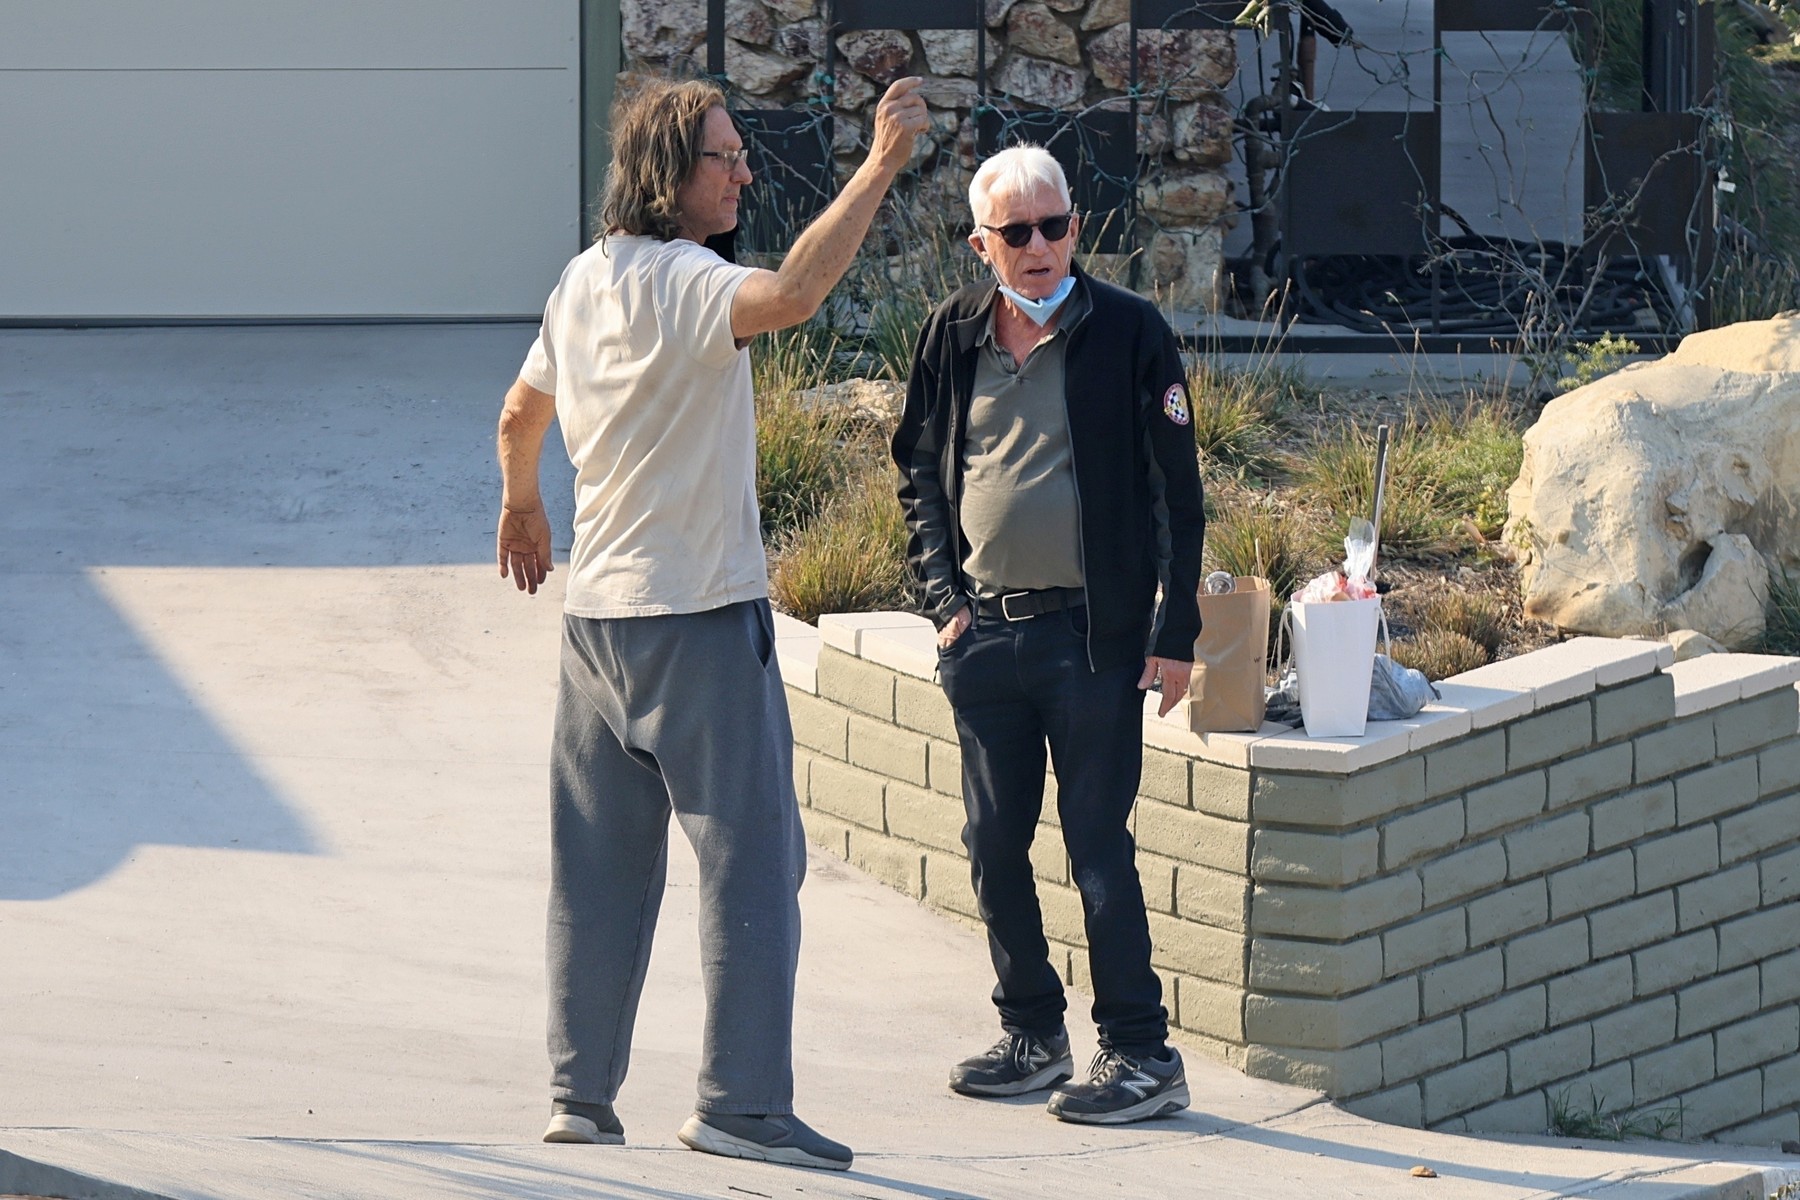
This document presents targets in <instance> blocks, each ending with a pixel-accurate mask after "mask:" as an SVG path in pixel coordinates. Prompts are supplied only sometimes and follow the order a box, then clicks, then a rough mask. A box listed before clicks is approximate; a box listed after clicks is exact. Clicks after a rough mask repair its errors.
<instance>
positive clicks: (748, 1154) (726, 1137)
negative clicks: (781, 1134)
mask: <svg viewBox="0 0 1800 1200" xmlns="http://www.w3.org/2000/svg"><path fill="white" fill-rule="evenodd" d="M675 1136H676V1137H677V1138H679V1139H680V1140H681V1144H682V1145H684V1146H686V1147H687V1148H688V1149H689V1150H698V1151H700V1153H702V1154H717V1155H721V1156H723V1157H725V1158H746V1159H752V1160H754V1161H756V1162H770V1163H780V1164H781V1165H783V1166H788V1167H814V1168H817V1169H818V1170H821V1171H848V1170H849V1169H850V1164H849V1163H848V1162H840V1161H838V1160H837V1159H835V1158H820V1157H819V1156H818V1155H816V1154H808V1153H807V1152H806V1151H804V1150H802V1149H800V1148H799V1147H797V1146H764V1145H760V1144H758V1143H756V1142H752V1141H746V1140H745V1139H743V1138H741V1137H734V1136H732V1135H731V1134H729V1133H726V1132H725V1131H724V1130H723V1129H714V1128H713V1127H712V1126H711V1125H708V1124H707V1123H706V1122H704V1121H702V1120H700V1119H699V1118H698V1117H689V1118H688V1119H687V1124H685V1125H683V1126H682V1127H681V1131H680V1132H679V1133H677V1134H676V1135H675Z"/></svg>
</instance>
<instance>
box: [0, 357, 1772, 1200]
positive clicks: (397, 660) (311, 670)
mask: <svg viewBox="0 0 1800 1200" xmlns="http://www.w3.org/2000/svg"><path fill="white" fill-rule="evenodd" d="M531 336H532V330H530V329H529V328H525V327H520V326H504V325H498V326H497V325H478V326H459V327H450V326H413V327H290V328H249V327H247V328H236V329H230V328H226V329H198V328H196V329H165V330H115V331H88V332H79V331H44V332H35V331H0V417H3V418H4V428H5V431H6V432H5V437H4V438H0V500H3V501H4V504H3V505H0V548H3V549H4V551H5V554H4V556H3V557H0V563H3V564H4V565H3V566H0V1193H6V1192H9V1191H11V1192H19V1191H38V1192H54V1193H56V1194H62V1195H69V1196H75V1197H88V1198H94V1200H98V1198H100V1197H143V1196H160V1197H171V1198H180V1200H186V1198H196V1200H198V1198H201V1197H209V1198H210V1197H218V1198H225V1197H231V1198H233V1200H251V1198H261V1197H271V1198H273V1197H284V1198H286V1197H295V1196H318V1197H353V1196H354V1197H361V1196H371V1197H375V1196H380V1197H421V1198H422V1197H443V1196H478V1195H487V1196H521V1197H553V1196H555V1197H562V1196H581V1197H587V1196H628V1197H669V1196H721V1197H726V1196H729V1197H742V1196H745V1195H750V1196H765V1197H767V1196H777V1195H780V1196H794V1195H799V1194H800V1193H802V1192H804V1193H805V1194H806V1195H807V1196H809V1197H850V1196H865V1197H883V1198H889V1197H922V1196H934V1197H936V1196H956V1197H977V1196H978V1197H1013V1196H1020V1197H1023V1196H1039V1195H1048V1194H1084V1195H1104V1196H1118V1197H1139V1196H1143V1197H1153V1196H1169V1195H1209V1196H1238V1197H1268V1198H1271V1200H1273V1198H1276V1197H1279V1198H1281V1200H1291V1198H1292V1197H1294V1196H1296V1195H1328V1196H1369V1197H1375V1196H1383V1197H1385V1196H1391V1195H1397V1194H1401V1193H1402V1192H1407V1193H1408V1194H1410V1193H1411V1191H1412V1190H1417V1191H1418V1194H1420V1195H1424V1194H1425V1193H1426V1191H1427V1190H1429V1192H1430V1194H1431V1196H1432V1197H1433V1198H1434V1200H1446V1198H1448V1197H1507V1198H1512V1197H1527V1196H1547V1195H1604V1196H1608V1197H1622V1198H1624V1200H1678V1198H1685V1197H1690V1196H1715V1195H1717V1196H1725V1195H1731V1196H1738V1195H1745V1196H1748V1195H1750V1194H1752V1193H1751V1191H1750V1190H1746V1189H1749V1188H1753V1187H1760V1186H1762V1185H1763V1183H1764V1182H1765V1181H1779V1175H1778V1174H1770V1175H1768V1176H1767V1179H1766V1180H1765V1177H1764V1175H1763V1174H1762V1173H1761V1171H1760V1169H1759V1168H1753V1167H1752V1168H1747V1167H1743V1166H1738V1165H1733V1162H1734V1161H1735V1159H1734V1155H1733V1152H1731V1151H1730V1150H1729V1149H1728V1148H1722V1147H1720V1148H1696V1149H1694V1150H1692V1151H1691V1152H1682V1151H1679V1150H1675V1151H1671V1150H1670V1149H1669V1148H1665V1147H1660V1146H1648V1147H1647V1146H1630V1147H1624V1148H1613V1149H1610V1150H1607V1151H1596V1150H1592V1149H1575V1148H1572V1147H1570V1146H1568V1145H1565V1144H1558V1143H1550V1142H1544V1143H1541V1144H1538V1143H1533V1144H1530V1145H1524V1144H1520V1143H1517V1142H1513V1143H1508V1142H1501V1141H1494V1140H1486V1139H1479V1138H1466V1137H1451V1136H1447V1135H1438V1134H1430V1133H1422V1132H1419V1131H1416V1130H1403V1129H1396V1128H1390V1127H1387V1126H1382V1125H1378V1124H1375V1123H1372V1122H1368V1121H1364V1120H1361V1119H1359V1118H1356V1117H1352V1116H1349V1115H1347V1114H1344V1113H1342V1112H1339V1111H1338V1110H1336V1109H1334V1108H1332V1107H1331V1106H1330V1105H1328V1104H1325V1103H1323V1102H1322V1100H1321V1098H1320V1097H1318V1096H1317V1095H1315V1094H1313V1093H1310V1092H1305V1091H1301V1090H1299V1089H1294V1088H1288V1087H1282V1086H1277V1085H1274V1084H1268V1083H1262V1082H1258V1081H1254V1080H1248V1079H1246V1078H1244V1077H1243V1076H1241V1075H1239V1074H1238V1073H1236V1072H1235V1071H1233V1070H1231V1069H1229V1068H1227V1067H1224V1066H1221V1065H1217V1064H1214V1063H1211V1062H1209V1061H1207V1060H1205V1059H1203V1058H1202V1057H1200V1055H1199V1054H1198V1053H1197V1052H1195V1053H1190V1055H1189V1064H1190V1065H1189V1070H1190V1078H1191V1080H1192V1083H1193V1091H1194V1095H1195V1105H1194V1109H1193V1111H1191V1112H1189V1113H1186V1114H1184V1115H1182V1116H1181V1117H1179V1118H1178V1119H1172V1120H1168V1121H1163V1122H1159V1123H1154V1124H1149V1125H1143V1126H1137V1127H1132V1128H1127V1129H1120V1130H1092V1129H1081V1128H1076V1127H1071V1126H1064V1125H1060V1124H1058V1123H1056V1122H1054V1121H1052V1120H1050V1119H1049V1118H1047V1117H1046V1116H1045V1115H1044V1113H1043V1112H1042V1110H1041V1106H1040V1105H1039V1104H1038V1103H1034V1102H1031V1101H1020V1102H1014V1103H977V1102H972V1101H969V1100H965V1099H962V1098H959V1097H956V1096H953V1095H952V1094H950V1093H949V1092H948V1091H947V1090H945V1088H944V1086H943V1079H944V1074H945V1070H946V1068H947V1067H948V1066H949V1064H950V1063H951V1062H952V1061H953V1060H955V1059H956V1058H958V1057H961V1056H962V1055H964V1054H966V1053H969V1052H970V1051H972V1050H974V1049H977V1048H979V1047H981V1046H983V1045H985V1044H986V1043H987V1042H988V1041H990V1040H991V1038H992V1037H993V1035H994V1032H995V1031H994V1027H993V1018H992V1009H991V1006H990V1004H989V1002H988V1000H987V998H986V997H987V992H988V989H989V987H990V986H991V979H990V975H989V971H988V967H987V962H986V954H985V948H984V943H983V941H982V939H981V938H980V937H979V936H977V935H976V934H975V933H974V932H973V931H971V930H969V929H966V928H963V927H961V926H957V925H953V924H950V923H948V922H946V921H945V920H944V919H942V918H940V917H938V916H936V915H935V914H932V913H930V912H928V911H926V910H924V909H922V908H921V907H919V906H918V905H916V904H914V903H913V902H912V901H910V900H908V899H906V898H905V897H903V896H900V895H898V894H896V893H893V892H891V891H889V890H887V889H885V888H883V887H882V886H880V885H878V884H875V883H873V882H871V881H870V880H868V879H866V878H864V877H861V876H860V875H858V874H856V873H855V872H854V871H852V870H851V869H849V868H847V867H845V866H844V865H843V864H841V863H838V862H836V861H835V860H832V859H830V858H818V857H815V859H814V861H813V865H812V874H811V877H810V879H809V881H808V884H807V887H806V889H805V892H804V894H803V901H804V908H805V915H806V921H807V934H806V943H805V950H804V953H803V959H802V964H801V982H800V1007H799V1013H798V1017H797V1027H798V1028H797V1042H798V1063H797V1070H798V1076H799V1097H800V1107H801V1111H802V1113H803V1114H804V1115H805V1116H807V1117H808V1118H809V1119H810V1120H812V1121H813V1123H814V1124H816V1125H818V1126H819V1127H820V1128H821V1129H823V1130H824V1131H826V1132H828V1133H830V1134H833V1135H835V1136H838V1137H841V1138H844V1139H846V1140H848V1141H850V1142H851V1143H852V1144H853V1145H854V1146H855V1147H856V1148H857V1150H858V1151H859V1157H858V1160H857V1170H855V1171H853V1172H851V1173H849V1174H847V1175H843V1176H830V1175H821V1174H817V1173H809V1172H800V1171H795V1170H790V1169H784V1168H772V1167H765V1166H760V1165H756V1164H743V1163H733V1162H727V1161H722V1160H717V1159H712V1158H709V1157H707V1156H703V1155H697V1154H693V1153H690V1152H687V1151H684V1150H682V1149H681V1148H680V1147H679V1146H678V1144H677V1143H676V1142H675V1140H674V1132H675V1130H676V1129H677V1128H678V1127H679V1125H680V1123H681V1121H682V1120H683V1119H684V1117H685V1116H686V1115H687V1113H688V1110H689V1105H690V1104H691V1100H692V1087H693V1079H694V1073H695V1070H696V1065H697V1050H698V1025H699V1021H700V1014H701V1002H700V989H699V974H698V963H697V939H696V936H695V929H694V924H695V912H694V892H695V888H694V879H695V868H694V864H693V862H692V860H691V858H686V857H684V856H682V855H680V854H678V855H677V856H676V862H675V863H674V864H673V867H672V871H671V883H670V889H669V896H668V901H667V904H666V905H665V909H664V915H663V920H662V925H661V935H662V936H661V938H660V940H659V942H658V944H657V947H656V953H655V957H654V960H653V962H652V967H651V977H650V985H649V989H648V991H647V993H646V996H645V1001H644V1006H643V1015H642V1019H641V1020H640V1023H639V1028H638V1032H637V1042H636V1046H637V1050H636V1053H635V1055H634V1060H633V1071H632V1074H631V1078H630V1080H629V1082H628V1083H627V1085H626V1088H625V1091H624V1093H623V1095H622V1096H621V1097H620V1101H619V1109H620V1112H621V1115H622V1117H623V1119H624V1122H625V1124H626V1128H627V1134H628V1137H629V1140H630V1145H629V1146H628V1147H627V1148H625V1149H623V1150H616V1149H601V1148H592V1147H565V1146H545V1145H543V1144H541V1143H539V1142H537V1140H536V1139H537V1136H538V1134H539V1132H540V1131H541V1128H542V1124H543V1120H544V1118H545V1116H546V1115H547V1095H546V1086H545V1080H546V1077H547V1065H546V1061H545V1055H544V1047H543V1032H544V992H543V979H542V937H543V932H542V929H543V915H542V908H543V900H544V892H545V887H546V878H547V857H546V852H545V851H546V844H547V837H546V824H547V822H546V812H545V810H546V804H545V793H546V784H545V777H546V760H547V749H548V743H549V729H550V714H551V707H552V703H553V696H554V676H555V661H556V649H557V637H558V621H559V613H558V605H559V598H560V581H561V578H562V576H561V575H554V576H552V580H551V582H552V586H551V587H550V589H549V591H548V593H547V594H540V595H539V596H538V597H537V598H535V599H527V598H525V597H523V596H521V595H519V594H517V593H515V592H514V591H513V589H512V587H511V585H510V584H503V583H502V582H501V581H500V580H499V578H498V577H497V574H496V572H495V569H494V567H493V566H492V565H491V560H490V558H489V555H490V538H491V528H492V526H491V520H492V512H493V508H494V503H495V498H496V494H497V493H496V486H497V484H496V473H495V471H494V469H493V467H492V455H493V451H492V430H493V424H494V418H495V416H496V414H497V411H498V408H497V406H498V403H499V398H500V395H501V393H502V392H503V390H504V389H505V387H506V385H507V384H508V383H509V382H510V381H511V379H512V377H513V373H514V370H515V368H516V365H517V363H518V361H519V360H520V358H521V357H522V355H523V354H524V351H525V349H526V347H527V345H528V344H529V342H530V339H531ZM545 479H546V483H545V487H546V493H547V495H548V496H549V497H550V498H551V501H552V503H553V505H554V506H555V507H556V509H557V510H558V514H557V519H558V522H559V524H560V525H564V526H566V523H567V511H568V497H567V490H568V480H569V473H568V471H567V469H566V467H562V466H560V464H559V463H558V462H557V460H556V456H555V455H554V453H553V454H552V455H551V456H550V469H548V470H546V473H545ZM559 548H564V547H561V546H559ZM676 844H677V845H680V844H681V842H680V839H676ZM1085 1004H1086V1001H1085V999H1080V1000H1078V1001H1077V1004H1076V1010H1077V1011H1080V1010H1081V1009H1082V1008H1084V1007H1085ZM1078 1043H1079V1045H1078V1054H1079V1053H1081V1052H1082V1048H1091V1033H1089V1032H1086V1031H1084V1030H1078ZM1415 1163H1427V1164H1430V1165H1432V1166H1433V1167H1434V1168H1435V1169H1436V1170H1437V1171H1438V1174H1439V1177H1438V1178H1437V1179H1436V1180H1433V1181H1429V1182H1424V1181H1419V1180H1415V1179H1413V1178H1411V1177H1410V1176H1409V1175H1408V1171H1409V1170H1410V1168H1411V1167H1412V1166H1413V1165H1414V1164H1415ZM1771 1170H1773V1168H1771ZM1733 1181H1736V1182H1733ZM1746 1181H1751V1182H1746ZM1728 1183H1730V1185H1731V1186H1734V1187H1737V1188H1738V1189H1739V1190H1737V1191H1728V1190H1721V1189H1722V1188H1724V1187H1725V1186H1726V1185H1727V1184H1728Z"/></svg>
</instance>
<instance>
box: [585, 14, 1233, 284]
mask: <svg viewBox="0 0 1800 1200" xmlns="http://www.w3.org/2000/svg"><path fill="white" fill-rule="evenodd" d="M985 3H986V19H987V26H988V35H987V68H988V91H989V94H990V97H992V100H991V102H994V103H998V104H1001V105H1002V106H1003V107H1006V108H1014V109H1018V110H1020V111H1024V110H1030V109H1040V108H1047V109H1060V110H1063V111H1068V112H1074V111H1079V110H1081V109H1084V108H1087V107H1090V106H1093V107H1102V108H1106V107H1122V106H1123V105H1124V104H1125V103H1126V101H1125V99H1124V97H1125V92H1126V88H1127V86H1128V84H1129V81H1130V72H1131V54H1130V41H1129V34H1130V27H1129V25H1128V24H1127V19H1128V17H1129V16H1130V4H1129V0H985ZM895 7H896V10H897V11H900V10H904V8H905V6H904V4H899V3H897V4H896V6H895ZM821 11H822V6H821V0H728V3H727V5H726V27H727V31H728V34H729V36H728V37H727V38H726V41H725V77H726V79H727V80H728V81H730V84H731V86H732V88H733V89H734V90H736V91H737V92H739V93H740V94H741V96H742V98H743V99H744V101H745V106H746V107H753V108H790V107H798V106H801V105H804V104H806V103H807V102H808V101H809V100H812V99H815V98H817V97H818V96H820V95H821V85H820V80H819V79H818V77H817V73H818V72H819V71H820V70H822V68H823V63H824V59H825V30H824V23H823V19H822V17H821ZM621 24H622V30H621V32H622V34H623V40H624V51H625V64H626V68H627V71H628V72H629V71H633V70H644V69H650V70H669V69H675V70H678V71H687V72H693V71H698V70H701V69H703V68H704V66H705V58H706V45H705V42H706V2H705V0H623V4H622V6H621ZM836 50H837V56H838V57H837V67H836V88H835V109H836V114H837V118H838V119H837V121H836V123H835V131H834V134H835V136H834V144H833V147H832V148H833V150H834V151H835V152H836V153H837V155H838V159H839V165H840V167H841V168H842V169H843V171H844V172H845V173H847V172H848V170H849V169H851V168H853V167H854V165H855V164H856V163H857V162H860V161H861V157H862V149H863V147H866V145H867V140H868V134H867V127H868V121H869V109H870V108H871V107H872V104H873V101H875V100H876V99H877V98H879V96H880V95H881V92H882V91H883V90H884V89H885V88H886V87H887V85H888V84H889V83H891V82H893V81H894V80H895V79H898V78H900V77H901V76H903V75H908V74H913V75H920V76H923V77H924V79H925V84H924V93H925V96H926V99H927V101H928V103H929V104H930V106H931V111H932V114H933V117H934V121H935V124H936V126H937V137H936V138H935V139H934V142H935V144H933V145H931V146H929V147H928V148H927V149H925V150H924V151H923V152H922V153H921V154H920V156H919V157H918V158H917V159H916V160H915V163H916V166H917V167H918V169H919V172H920V174H921V176H922V177H923V178H924V180H925V181H926V183H927V186H926V187H924V188H922V189H921V191H920V204H921V205H922V206H925V207H928V208H929V207H936V206H939V205H944V204H947V205H948V208H947V209H945V211H948V212H952V213H955V214H959V215H960V214H961V213H962V212H963V209H964V208H965V207H966V204H967V201H966V199H965V197H966V196H967V192H968V182H969V179H970V177H971V176H972V175H973V173H974V168H975V165H976V160H975V133H974V125H973V123H972V121H971V118H970V110H971V109H972V108H973V107H974V104H975V101H976V90H975V34H974V32H973V31H972V30H969V31H941V32H938V31H923V32H907V31H901V30H893V29H878V30H862V31H857V32H853V33H845V34H841V35H839V37H838V39H837V43H836ZM1236 71H1237V48H1236V42H1235V41H1234V39H1233V36H1232V34H1231V33H1230V32H1229V31H1210V30H1198V31H1172V32H1160V31H1155V30H1150V31H1144V30H1140V31H1139V34H1138V80H1139V88H1140V93H1141V95H1142V96H1143V100H1142V102H1141V105H1140V113H1141V116H1140V126H1139V136H1138V149H1139V152H1140V153H1141V154H1143V155H1146V156H1148V159H1149V165H1148V168H1147V174H1146V177H1145V179H1144V181H1143V183H1142V185H1141V187H1140V190H1139V196H1140V203H1141V205H1142V210H1141V211H1142V214H1143V217H1142V225H1143V227H1142V229H1141V230H1140V231H1139V241H1138V244H1139V245H1140V246H1143V247H1144V248H1145V250H1146V252H1147V254H1146V262H1147V264H1148V282H1149V283H1150V284H1151V285H1153V286H1154V287H1156V288H1158V289H1159V290H1160V292H1161V295H1162V296H1163V298H1164V299H1165V300H1166V301H1168V302H1169V303H1171V304H1172V305H1173V306H1174V307H1176V308H1180V309H1210V308H1212V307H1214V304H1215V300H1216V289H1217V286H1218V268H1219V253H1220V238H1221V233H1222V229H1223V226H1222V224H1221V222H1223V221H1225V220H1227V219H1229V218H1228V215H1227V214H1228V211H1229V209H1230V207H1231V203H1232V196H1231V188H1230V184H1229V182H1228V181H1227V178H1226V173H1225V164H1227V163H1228V162H1229V161H1230V159H1231V156H1232V113H1231V106H1230V104H1229V103H1228V102H1227V101H1226V100H1225V98H1224V96H1223V89H1224V88H1225V87H1226V86H1227V85H1229V84H1230V82H1231V80H1232V78H1233V76H1234V75H1235V74H1236ZM946 193H948V198H947V199H945V198H944V197H945V195H946Z"/></svg>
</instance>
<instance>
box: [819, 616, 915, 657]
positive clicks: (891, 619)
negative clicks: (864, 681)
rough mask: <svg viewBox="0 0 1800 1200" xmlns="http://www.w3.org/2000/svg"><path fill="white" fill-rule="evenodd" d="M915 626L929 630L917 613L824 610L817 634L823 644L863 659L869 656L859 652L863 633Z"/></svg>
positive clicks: (861, 646)
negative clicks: (832, 611)
mask: <svg viewBox="0 0 1800 1200" xmlns="http://www.w3.org/2000/svg"><path fill="white" fill-rule="evenodd" d="M917 626H924V627H925V628H927V629H929V628H930V627H931V622H930V621H927V620H926V619H925V618H924V617H921V616H919V615H918V614H917V613H903V612H872V613H826V614H825V615H824V616H822V617H820V618H819V637H820V638H822V639H823V640H824V642H825V644H826V645H827V646H830V647H832V648H834V649H837V650H842V651H843V652H844V653H845V654H854V655H856V656H857V657H858V658H867V657H869V656H868V655H867V654H865V653H863V641H864V638H863V635H864V634H865V633H867V632H869V631H872V630H888V629H910V628H914V627H917Z"/></svg>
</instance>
